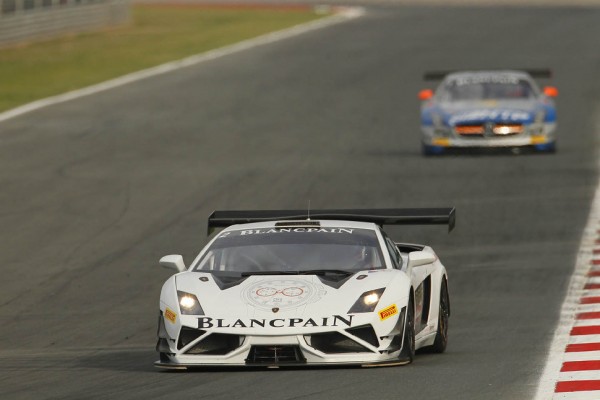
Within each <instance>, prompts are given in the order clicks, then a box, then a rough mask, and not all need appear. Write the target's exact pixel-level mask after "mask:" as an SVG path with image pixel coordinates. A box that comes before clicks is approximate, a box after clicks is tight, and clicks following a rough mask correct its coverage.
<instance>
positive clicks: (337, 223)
mask: <svg viewBox="0 0 600 400" xmlns="http://www.w3.org/2000/svg"><path fill="white" fill-rule="evenodd" d="M316 223H319V225H316ZM276 224H277V225H276ZM281 224H283V226H282V225H281ZM311 224H315V225H314V226H311ZM284 227H285V228H290V227H292V228H294V227H301V228H319V227H322V228H351V229H370V230H376V229H377V228H378V226H377V224H375V223H372V222H360V221H345V220H301V221H287V220H286V221H266V222H254V223H249V224H237V225H231V226H228V227H227V228H225V229H223V232H225V231H237V230H243V229H269V228H284Z"/></svg>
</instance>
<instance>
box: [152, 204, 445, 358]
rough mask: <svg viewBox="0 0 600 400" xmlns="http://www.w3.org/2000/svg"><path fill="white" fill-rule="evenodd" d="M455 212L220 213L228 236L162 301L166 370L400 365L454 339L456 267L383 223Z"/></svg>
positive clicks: (171, 263) (214, 224) (165, 262)
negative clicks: (450, 269)
mask: <svg viewBox="0 0 600 400" xmlns="http://www.w3.org/2000/svg"><path fill="white" fill-rule="evenodd" d="M400 224H447V225H448V226H449V230H451V229H452V228H453V227H454V209H453V208H448V209H378V210H315V211H311V212H310V218H307V214H306V212H303V211H297V210H290V211H283V210H279V211H215V212H214V213H213V214H212V215H211V216H210V217H209V220H208V225H209V231H210V230H212V229H214V228H223V227H224V228H225V229H223V230H222V231H220V232H218V233H217V234H216V235H215V236H214V237H213V239H212V240H211V241H210V242H209V243H208V245H207V246H206V247H205V248H204V249H203V250H202V251H201V252H200V254H199V255H198V256H197V257H196V259H195V260H194V261H193V262H192V264H191V265H190V266H189V267H186V266H185V265H184V263H183V259H182V257H181V256H180V255H170V256H165V257H163V258H162V259H161V260H160V264H161V265H162V266H164V267H167V268H171V269H174V270H176V271H177V272H178V273H176V274H175V275H173V276H172V277H170V278H169V279H168V280H167V281H166V283H165V284H164V286H163V288H162V291H161V295H160V312H159V320H158V343H157V345H156V350H157V351H158V352H159V355H160V359H159V361H157V362H156V363H155V365H156V366H157V367H163V368H175V369H186V368H188V367H215V366H262V367H280V366H302V365H348V364H355V365H360V366H375V365H380V366H381V365H402V364H408V363H410V362H412V360H413V357H414V355H415V350H417V349H421V348H428V349H429V350H430V351H432V352H438V353H441V352H443V351H444V350H445V348H446V343H447V340H448V318H449V316H450V301H449V296H448V278H447V275H446V269H445V268H444V266H443V265H442V263H441V262H440V260H439V259H438V257H437V256H436V254H435V252H434V251H433V249H431V247H429V246H426V245H418V244H406V243H395V242H394V241H392V239H390V238H389V237H388V236H387V235H386V233H385V232H384V231H383V230H382V228H381V227H382V226H383V225H400Z"/></svg>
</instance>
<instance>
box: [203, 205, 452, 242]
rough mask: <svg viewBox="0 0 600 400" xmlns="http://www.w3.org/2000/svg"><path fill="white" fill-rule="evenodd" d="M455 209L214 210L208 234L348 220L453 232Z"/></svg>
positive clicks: (209, 218) (209, 219)
mask: <svg viewBox="0 0 600 400" xmlns="http://www.w3.org/2000/svg"><path fill="white" fill-rule="evenodd" d="M455 219H456V210H455V208H454V207H451V208H379V209H347V210H344V209H342V210H248V211H214V212H213V213H212V214H211V215H210V216H209V217H208V234H209V235H210V234H211V233H212V231H213V230H214V229H215V228H225V227H228V226H231V225H236V224H246V223H251V222H266V221H312V220H347V221H359V222H373V223H375V224H377V225H379V226H383V225H448V232H450V231H452V229H454V225H455Z"/></svg>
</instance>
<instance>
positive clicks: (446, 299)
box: [430, 279, 450, 353]
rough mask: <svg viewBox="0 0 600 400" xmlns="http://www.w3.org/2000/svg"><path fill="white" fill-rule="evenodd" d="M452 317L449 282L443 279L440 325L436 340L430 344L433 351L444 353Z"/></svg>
mask: <svg viewBox="0 0 600 400" xmlns="http://www.w3.org/2000/svg"><path fill="white" fill-rule="evenodd" d="M449 319H450V296H449V295H448V283H447V282H446V279H444V280H442V287H441V288H440V312H439V316H438V327H437V332H436V335H435V341H434V342H433V345H431V346H430V350H431V351H432V352H433V353H443V352H444V351H445V350H446V346H447V345H448V320H449Z"/></svg>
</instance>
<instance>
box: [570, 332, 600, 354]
mask: <svg viewBox="0 0 600 400" xmlns="http://www.w3.org/2000/svg"><path fill="white" fill-rule="evenodd" d="M567 341H568V344H582V343H600V335H579V336H569V337H568V338H567ZM565 347H566V346H565ZM563 350H564V349H562V350H561V351H563Z"/></svg>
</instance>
